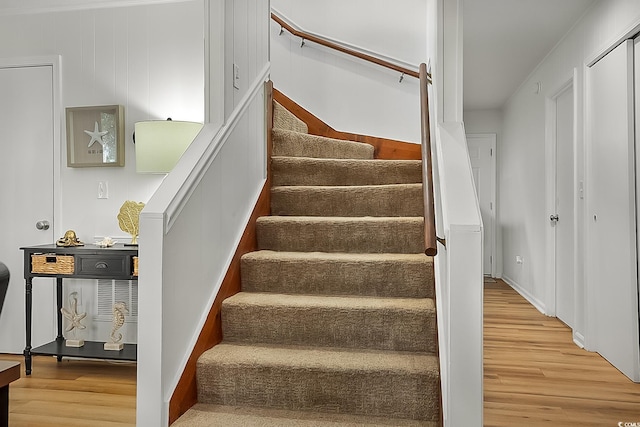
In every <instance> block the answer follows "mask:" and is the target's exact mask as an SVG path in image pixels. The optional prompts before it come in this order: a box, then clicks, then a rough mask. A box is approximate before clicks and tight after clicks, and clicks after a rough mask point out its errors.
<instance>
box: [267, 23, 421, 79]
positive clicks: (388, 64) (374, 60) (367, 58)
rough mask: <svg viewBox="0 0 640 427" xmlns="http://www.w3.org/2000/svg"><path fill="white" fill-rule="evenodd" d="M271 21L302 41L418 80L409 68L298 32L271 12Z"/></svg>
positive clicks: (415, 72)
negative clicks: (310, 42) (307, 41)
mask: <svg viewBox="0 0 640 427" xmlns="http://www.w3.org/2000/svg"><path fill="white" fill-rule="evenodd" d="M271 19H273V20H274V21H276V22H277V23H278V24H280V26H281V27H282V28H284V29H285V30H287V31H288V32H289V33H291V34H293V35H294V36H296V37H300V38H302V40H303V43H304V40H309V41H312V42H314V43H317V44H319V45H322V46H325V47H328V48H330V49H334V50H337V51H339V52H342V53H346V54H347V55H351V56H355V57H356V58H360V59H363V60H365V61H368V62H372V63H374V64H378V65H380V66H382V67H385V68H389V69H391V70H395V71H397V72H399V73H402V74H403V75H407V76H412V77H415V78H419V77H420V74H419V73H418V72H417V71H414V70H410V69H409V68H406V67H403V66H400V65H397V64H394V63H392V62H389V61H385V60H384V59H380V58H376V57H375V56H371V55H367V54H366V53H362V52H358V51H356V50H353V49H349V48H347V47H344V46H341V45H339V44H337V43H334V42H331V41H329V40H325V39H323V38H321V37H318V36H315V35H313V34H309V33H307V32H305V31H300V30H298V29H296V28H294V27H292V26H291V25H289V23H287V22H286V21H285V20H284V19H282V18H281V17H279V16H278V15H276V14H275V13H273V12H271ZM400 81H402V78H401V79H400Z"/></svg>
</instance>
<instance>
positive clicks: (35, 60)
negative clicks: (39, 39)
mask: <svg viewBox="0 0 640 427" xmlns="http://www.w3.org/2000/svg"><path fill="white" fill-rule="evenodd" d="M61 61H62V60H61V57H60V55H44V56H27V57H19V58H0V68H29V67H48V66H50V67H51V70H52V76H53V81H52V84H51V87H52V88H53V105H52V106H51V110H52V114H53V218H51V227H52V229H53V235H54V236H57V235H58V234H59V230H60V224H61V222H62V197H61V192H60V188H61V179H62V178H61V159H62V153H61V152H62V148H61V147H62V143H61V141H62V129H64V128H65V126H63V121H64V115H63V114H62V111H63V109H62V96H61V92H62V75H61V73H60V69H61ZM21 276H22V275H20V277H21Z"/></svg>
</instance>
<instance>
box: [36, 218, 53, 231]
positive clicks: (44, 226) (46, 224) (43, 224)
mask: <svg viewBox="0 0 640 427" xmlns="http://www.w3.org/2000/svg"><path fill="white" fill-rule="evenodd" d="M49 226H50V224H49V221H47V220H42V221H38V222H36V228H37V229H38V230H48V229H49Z"/></svg>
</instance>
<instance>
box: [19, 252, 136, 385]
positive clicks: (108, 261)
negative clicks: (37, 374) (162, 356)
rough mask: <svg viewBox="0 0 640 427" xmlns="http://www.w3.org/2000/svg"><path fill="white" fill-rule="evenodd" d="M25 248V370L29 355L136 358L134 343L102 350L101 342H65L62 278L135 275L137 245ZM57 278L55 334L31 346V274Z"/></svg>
mask: <svg viewBox="0 0 640 427" xmlns="http://www.w3.org/2000/svg"><path fill="white" fill-rule="evenodd" d="M20 249H21V250H22V251H24V278H25V311H26V346H25V349H24V361H25V373H26V374H27V375H30V374H31V356H32V355H50V356H57V357H58V361H61V360H62V357H63V356H70V357H88V358H93V359H109V360H128V361H135V360H136V358H137V346H136V345H135V344H125V345H124V348H123V349H122V350H120V351H109V350H104V348H103V345H104V343H103V342H96V341H85V343H84V346H83V347H67V346H65V342H64V341H65V338H64V336H63V334H62V313H61V312H60V309H61V308H62V280H63V279H65V278H68V279H113V280H137V279H138V268H137V267H138V249H137V247H136V246H124V245H123V244H116V245H114V246H112V247H109V248H101V247H98V246H94V245H86V246H75V247H69V248H66V247H58V246H56V245H41V246H28V247H24V248H20ZM34 277H50V278H55V279H56V306H57V322H58V325H57V326H58V335H57V337H56V339H55V340H54V341H51V342H50V343H47V344H44V345H41V346H39V347H36V348H31V317H32V310H33V301H32V297H33V293H32V292H33V278H34Z"/></svg>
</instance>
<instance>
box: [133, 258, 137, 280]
mask: <svg viewBox="0 0 640 427" xmlns="http://www.w3.org/2000/svg"><path fill="white" fill-rule="evenodd" d="M133 275H134V276H138V257H137V256H134V257H133Z"/></svg>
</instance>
